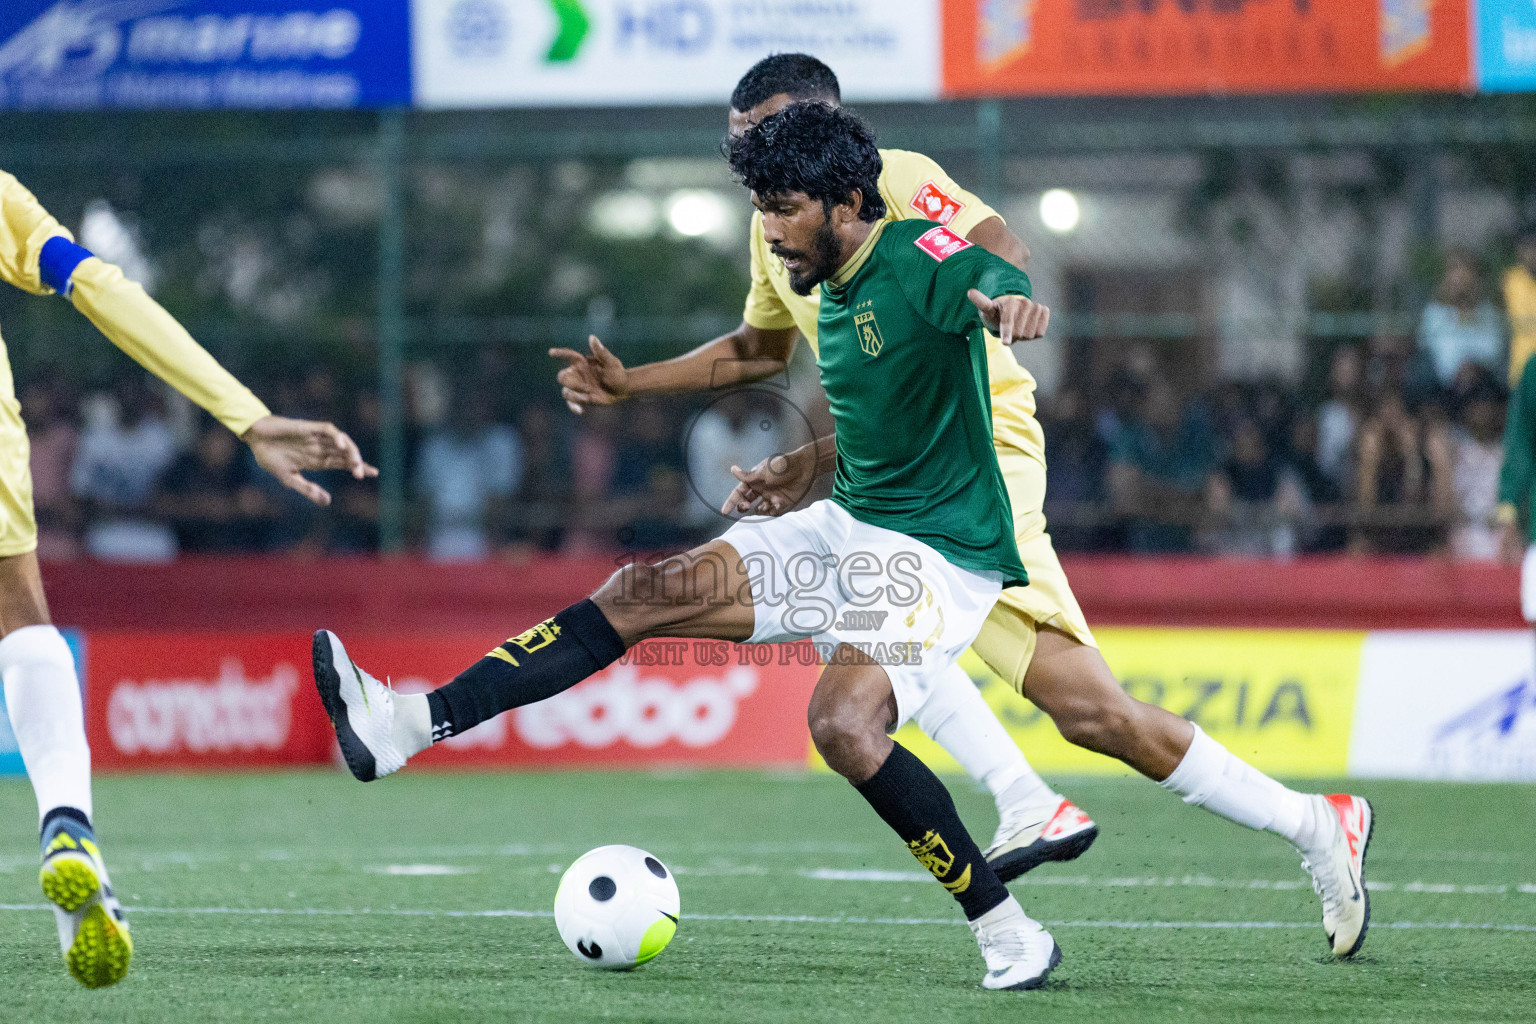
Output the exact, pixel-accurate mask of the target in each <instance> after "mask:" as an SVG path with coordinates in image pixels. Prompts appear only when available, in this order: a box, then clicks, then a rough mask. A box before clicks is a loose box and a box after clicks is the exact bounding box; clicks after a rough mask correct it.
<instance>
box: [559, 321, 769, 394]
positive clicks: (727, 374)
mask: <svg viewBox="0 0 1536 1024" xmlns="http://www.w3.org/2000/svg"><path fill="white" fill-rule="evenodd" d="M795 333H796V332H795V329H794V328H793V327H790V328H785V329H780V330H764V329H763V328H760V327H753V326H752V325H751V324H749V323H747V322H745V321H743V322H742V323H741V325H740V326H738V327H737V328H736V329H735V330H734V331H732V332H731V333H729V334H723V335H721V336H720V337H718V338H715V339H714V340H713V341H707V342H705V343H704V344H702V345H700V346H699V347H698V348H696V349H694V350H693V351H691V352H688V353H685V354H683V355H680V356H678V357H677V358H675V359H668V360H665V361H663V362H659V363H646V364H645V365H643V366H636V367H633V368H630V367H626V366H625V365H624V363H623V361H621V360H620V359H619V357H618V356H616V355H614V354H613V353H612V352H610V351H608V348H607V346H605V345H604V344H603V343H602V342H601V341H599V340H598V339H597V337H596V336H593V337H591V338H589V339H588V345H589V346H590V352H589V353H588V354H586V355H583V354H582V353H580V352H577V351H576V350H575V349H569V348H552V349H550V350H549V354H550V356H552V357H553V358H555V359H563V360H565V367H564V368H563V369H562V370H561V371H560V373H559V374H558V375H557V377H556V379H557V380H558V381H559V382H560V397H562V398H564V399H565V404H566V405H567V406H569V407H570V410H571V411H572V412H574V413H577V414H580V413H581V412H582V411H583V410H584V409H585V408H586V407H587V406H589V405H613V404H615V403H617V402H622V401H624V400H625V399H627V398H633V397H634V396H636V395H655V394H666V393H669V392H679V391H706V390H709V389H711V388H725V387H732V386H733V385H737V384H749V383H751V382H752V381H757V380H762V379H764V378H765V377H772V376H773V375H774V374H776V373H783V372H784V367H785V366H786V365H787V364H788V362H789V355H790V352H792V351H793V350H794V345H795Z"/></svg>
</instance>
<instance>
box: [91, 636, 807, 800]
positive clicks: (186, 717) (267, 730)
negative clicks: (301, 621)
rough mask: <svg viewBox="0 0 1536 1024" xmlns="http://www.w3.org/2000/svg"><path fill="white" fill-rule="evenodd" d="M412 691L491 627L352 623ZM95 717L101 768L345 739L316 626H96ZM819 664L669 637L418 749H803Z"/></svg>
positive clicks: (453, 668)
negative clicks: (331, 707)
mask: <svg viewBox="0 0 1536 1024" xmlns="http://www.w3.org/2000/svg"><path fill="white" fill-rule="evenodd" d="M346 640H347V647H348V651H349V652H350V653H351V654H353V656H354V657H356V658H357V660H358V663H359V664H361V665H363V666H364V667H365V668H368V669H370V670H371V671H374V672H376V673H378V674H379V675H380V676H381V677H383V676H384V675H385V674H388V677H389V679H390V682H391V684H392V685H393V686H395V687H396V688H397V689H399V690H401V691H403V692H407V693H410V692H420V691H423V690H427V689H431V688H433V687H436V686H441V685H442V684H443V683H445V682H447V681H448V680H449V679H451V678H453V676H454V675H455V674H457V673H458V672H459V671H460V670H462V669H463V668H464V667H465V666H466V665H469V664H471V663H473V662H474V661H475V659H477V658H479V657H480V656H482V655H483V654H484V653H485V651H486V649H487V648H488V646H489V645H490V644H491V643H494V639H492V640H487V638H486V637H485V636H483V635H479V634H476V635H473V636H466V635H458V636H444V635H432V636H409V635H406V636H401V635H398V634H392V635H388V636H380V635H357V636H348V637H347V638H346ZM86 650H87V657H86V659H85V664H86V666H87V669H86V671H87V672H88V673H89V685H88V687H87V693H88V694H89V707H88V710H87V719H88V732H89V736H90V742H91V749H92V753H93V758H94V761H95V763H96V765H97V766H98V767H100V768H102V769H107V770H111V769H163V768H171V769H201V768H270V767H274V766H280V765H304V764H323V763H327V762H330V761H331V760H332V759H333V758H334V757H335V750H334V748H335V739H334V734H333V732H332V730H331V726H330V723H329V722H328V721H327V720H326V717H325V711H324V709H323V708H322V707H321V704H320V699H319V697H318V696H317V695H316V693H315V689H314V684H313V682H312V681H311V678H310V660H309V652H310V644H309V637H308V636H307V635H305V634H303V633H297V632H295V633H282V634H249V633H137V632H135V633H111V632H108V633H95V632H92V633H89V634H87V636H86ZM818 672H819V667H818V665H817V664H816V661H815V657H814V653H813V652H812V650H811V649H810V647H809V646H808V645H786V646H777V647H768V646H756V647H745V646H738V645H735V644H725V643H716V642H713V641H677V640H655V641H650V642H648V643H645V644H642V645H640V646H639V647H637V648H636V649H635V650H633V651H631V652H630V653H629V655H627V656H626V658H625V659H624V660H623V661H620V662H618V663H617V664H614V665H612V666H610V667H609V668H608V669H606V670H605V671H603V672H601V673H599V674H598V675H596V676H594V677H592V678H591V679H588V680H587V681H586V682H584V683H582V684H581V685H580V686H577V687H575V688H573V689H571V690H569V691H567V692H566V693H563V694H560V695H559V696H557V697H554V698H552V699H550V700H548V701H544V702H541V703H539V704H535V705H531V706H529V707H525V708H518V709H517V710H515V711H513V712H511V713H509V714H506V715H502V716H501V717H499V718H496V719H494V720H492V721H489V722H485V723H482V724H481V725H480V726H478V727H476V728H475V729H472V730H470V731H469V732H466V733H464V734H463V735H461V736H456V737H454V738H453V739H451V740H449V741H447V742H445V743H442V744H439V745H438V746H436V747H434V748H433V749H432V750H430V751H427V752H424V753H423V754H422V755H421V756H420V757H418V758H416V759H415V760H413V761H412V765H413V766H417V765H420V766H422V767H458V766H462V767H474V768H494V767H521V768H529V767H554V766H585V765H629V764H634V765H639V764H694V765H715V766H722V767H726V766H729V767H748V766H761V765H773V764H794V765H803V764H804V763H805V759H806V754H807V750H808V743H809V738H808V735H807V731H806V725H805V710H806V705H807V702H808V701H809V699H810V694H811V689H812V688H813V687H814V686H815V683H816V677H817V674H818Z"/></svg>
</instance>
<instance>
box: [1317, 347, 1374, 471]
mask: <svg viewBox="0 0 1536 1024" xmlns="http://www.w3.org/2000/svg"><path fill="white" fill-rule="evenodd" d="M1364 381H1365V361H1364V359H1362V358H1361V355H1360V350H1359V349H1358V348H1356V347H1355V346H1353V345H1341V346H1340V347H1339V348H1336V349H1334V351H1333V361H1332V363H1331V364H1330V365H1329V368H1328V397H1327V399H1326V400H1324V402H1323V404H1322V405H1320V406H1319V407H1318V410H1317V422H1316V428H1317V435H1316V439H1317V445H1316V453H1317V459H1316V466H1317V468H1318V469H1319V470H1320V471H1321V472H1322V473H1323V475H1324V476H1326V477H1327V478H1328V480H1329V481H1330V482H1331V483H1332V485H1333V488H1335V489H1337V490H1338V491H1339V492H1340V493H1343V492H1344V491H1346V490H1347V489H1348V488H1349V484H1350V481H1351V478H1352V476H1353V474H1354V465H1353V461H1354V452H1355V433H1356V431H1358V430H1359V429H1360V420H1361V405H1362V403H1363V401H1364V389H1363V384H1364Z"/></svg>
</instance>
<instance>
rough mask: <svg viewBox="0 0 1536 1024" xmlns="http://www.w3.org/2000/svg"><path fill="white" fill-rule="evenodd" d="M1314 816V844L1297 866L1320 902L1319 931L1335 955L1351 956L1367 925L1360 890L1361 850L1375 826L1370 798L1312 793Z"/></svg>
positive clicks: (1367, 907) (1367, 909)
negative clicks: (1309, 881)
mask: <svg viewBox="0 0 1536 1024" xmlns="http://www.w3.org/2000/svg"><path fill="white" fill-rule="evenodd" d="M1310 799H1311V800H1312V801H1313V805H1312V813H1313V814H1315V815H1316V816H1317V822H1318V832H1317V834H1318V838H1319V841H1318V843H1317V845H1316V846H1315V847H1313V848H1312V849H1310V850H1305V851H1303V855H1302V861H1301V864H1302V867H1304V868H1306V869H1307V871H1308V872H1309V873H1310V874H1311V875H1312V888H1313V889H1315V890H1317V894H1318V895H1319V896H1320V897H1322V900H1323V931H1325V932H1327V933H1328V944H1329V945H1330V946H1331V947H1332V949H1333V955H1334V956H1337V957H1350V956H1354V955H1355V954H1356V953H1357V952H1359V950H1360V946H1361V944H1363V943H1364V942H1365V932H1366V929H1367V928H1369V927H1370V924H1371V894H1370V893H1369V892H1367V891H1366V888H1365V854H1366V849H1367V848H1368V847H1369V846H1370V844H1371V833H1372V832H1373V831H1374V830H1375V827H1376V815H1375V813H1374V812H1373V811H1372V810H1371V804H1370V801H1368V800H1364V799H1361V798H1360V797H1358V796H1349V795H1348V794H1346V793H1333V794H1330V795H1329V796H1313V797H1311V798H1310Z"/></svg>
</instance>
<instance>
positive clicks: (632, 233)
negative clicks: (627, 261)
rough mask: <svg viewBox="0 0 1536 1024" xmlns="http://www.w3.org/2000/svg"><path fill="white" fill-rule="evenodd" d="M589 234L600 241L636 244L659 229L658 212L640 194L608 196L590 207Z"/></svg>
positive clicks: (644, 195) (602, 197)
mask: <svg viewBox="0 0 1536 1024" xmlns="http://www.w3.org/2000/svg"><path fill="white" fill-rule="evenodd" d="M589 216H590V218H591V224H592V230H593V231H595V232H597V233H598V234H599V235H601V236H602V237H604V238H613V239H620V240H624V241H639V240H641V239H646V238H652V237H654V236H655V234H656V231H657V229H658V228H660V227H661V209H660V206H659V204H658V203H657V202H656V200H655V199H654V198H652V197H651V196H648V195H646V194H645V193H644V192H636V191H623V192H610V193H608V194H607V195H605V196H600V197H599V198H598V200H597V201H596V202H595V203H593V204H592V212H591V214H590V215H589Z"/></svg>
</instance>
